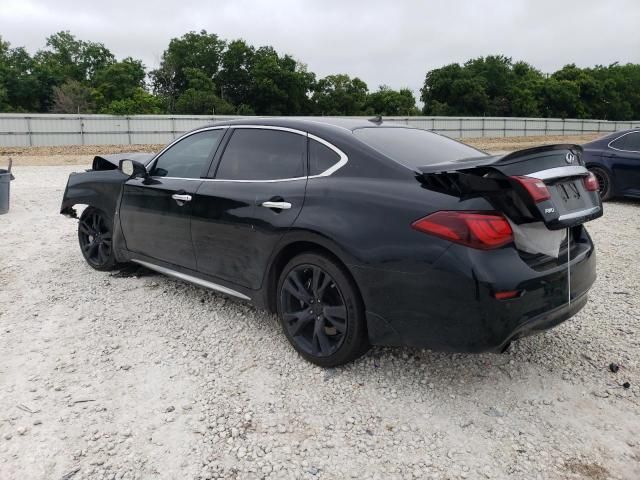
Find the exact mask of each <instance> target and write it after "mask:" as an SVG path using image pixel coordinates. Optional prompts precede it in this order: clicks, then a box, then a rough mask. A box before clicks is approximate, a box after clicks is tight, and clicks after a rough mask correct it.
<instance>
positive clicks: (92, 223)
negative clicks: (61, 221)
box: [78, 207, 117, 271]
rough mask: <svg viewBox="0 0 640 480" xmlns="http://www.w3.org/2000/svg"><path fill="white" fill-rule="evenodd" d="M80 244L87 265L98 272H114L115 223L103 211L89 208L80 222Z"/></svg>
mask: <svg viewBox="0 0 640 480" xmlns="http://www.w3.org/2000/svg"><path fill="white" fill-rule="evenodd" d="M78 242H79V243H80V250H81V251H82V255H83V256H84V259H85V260H86V261H87V263H88V264H89V265H90V266H91V267H93V268H95V269H96V270H100V271H106V270H113V269H114V268H115V266H116V263H117V262H116V258H115V254H114V251H113V221H112V220H111V219H110V218H109V217H108V216H107V215H106V214H105V213H104V212H103V211H102V210H98V209H97V208H94V207H87V208H86V209H85V210H84V212H82V215H80V221H79V222H78Z"/></svg>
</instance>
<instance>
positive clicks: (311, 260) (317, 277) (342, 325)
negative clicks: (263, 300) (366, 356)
mask: <svg viewBox="0 0 640 480" xmlns="http://www.w3.org/2000/svg"><path fill="white" fill-rule="evenodd" d="M277 294H278V302H277V305H278V316H279V318H280V323H281V324H282V328H283V330H284V333H285V335H286V336H287V339H288V340H289V342H291V344H292V345H293V347H294V348H295V349H296V350H297V351H298V353H300V355H302V356H303V357H304V358H305V359H306V360H308V361H310V362H312V363H315V364H316V365H319V366H321V367H335V366H337V365H342V364H344V363H348V362H350V361H352V360H355V359H356V358H358V357H359V356H361V355H362V354H363V353H364V352H366V351H367V350H368V348H369V343H368V338H367V332H366V326H365V318H364V306H363V304H362V300H361V299H360V294H359V292H358V289H357V287H356V285H355V284H354V282H353V280H352V279H351V278H350V277H349V275H348V273H347V272H346V271H345V270H344V268H343V267H342V266H341V265H339V264H338V263H336V262H335V261H334V260H332V259H331V258H329V257H328V256H325V255H320V254H316V253H305V254H302V255H298V256H296V257H295V258H293V259H292V260H291V261H289V263H288V264H287V265H286V266H285V268H284V269H283V270H282V274H281V275H280V279H279V281H278V289H277Z"/></svg>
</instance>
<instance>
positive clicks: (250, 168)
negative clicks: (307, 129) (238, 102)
mask: <svg viewBox="0 0 640 480" xmlns="http://www.w3.org/2000/svg"><path fill="white" fill-rule="evenodd" d="M306 162H307V137H306V136H304V135H298V134H297V133H291V132H285V131H281V130H271V129H269V130H267V129H257V128H236V129H234V131H233V135H232V136H231V139H230V140H229V143H228V144H227V147H226V148H225V150H224V154H223V155H222V159H221V160H220V165H219V166H218V171H217V172H216V178H218V179H223V180H282V179H288V178H299V177H304V175H305V164H306Z"/></svg>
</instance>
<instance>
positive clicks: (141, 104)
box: [101, 87, 165, 115]
mask: <svg viewBox="0 0 640 480" xmlns="http://www.w3.org/2000/svg"><path fill="white" fill-rule="evenodd" d="M164 112H165V105H164V104H163V102H162V99H160V98H158V97H156V96H155V95H151V94H150V93H149V92H147V91H146V90H144V89H143V88H140V87H139V88H137V89H136V90H135V91H134V92H133V94H132V95H131V96H130V97H128V98H123V99H121V100H114V101H113V102H111V103H110V104H109V105H107V106H106V107H104V108H103V109H102V111H101V113H107V114H111V115H145V114H146V115H151V114H160V113H164Z"/></svg>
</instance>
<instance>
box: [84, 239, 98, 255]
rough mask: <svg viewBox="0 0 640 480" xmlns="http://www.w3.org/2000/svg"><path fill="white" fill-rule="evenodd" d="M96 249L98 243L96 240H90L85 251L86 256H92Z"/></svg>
mask: <svg viewBox="0 0 640 480" xmlns="http://www.w3.org/2000/svg"><path fill="white" fill-rule="evenodd" d="M97 250H98V243H97V242H91V243H90V244H89V250H88V251H87V256H88V257H89V258H93V257H94V255H95V254H96V252H97Z"/></svg>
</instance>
